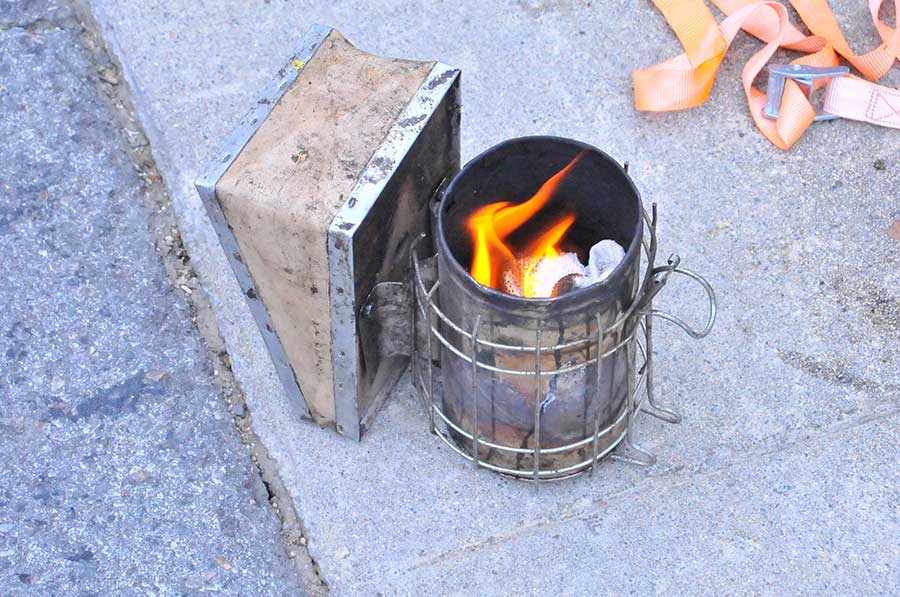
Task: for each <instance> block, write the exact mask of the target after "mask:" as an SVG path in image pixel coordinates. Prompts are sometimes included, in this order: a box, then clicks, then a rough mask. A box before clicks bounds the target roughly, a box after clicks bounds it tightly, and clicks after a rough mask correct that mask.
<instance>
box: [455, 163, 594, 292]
mask: <svg viewBox="0 0 900 597" xmlns="http://www.w3.org/2000/svg"><path fill="white" fill-rule="evenodd" d="M582 155H583V153H581V154H579V155H578V156H576V157H575V159H573V160H572V161H571V162H569V164H568V165H567V166H566V167H565V168H563V169H562V170H560V171H559V172H557V173H556V174H554V175H553V176H552V177H550V179H549V180H547V182H545V183H544V184H543V185H541V188H540V189H538V192H537V193H535V194H534V196H533V197H531V199H529V200H528V201H525V202H523V203H519V204H516V205H513V204H511V203H510V202H509V201H498V202H496V203H490V204H488V205H485V206H483V207H480V208H478V209H477V210H475V212H474V213H473V214H472V215H471V216H469V219H468V220H467V221H466V227H467V228H468V230H469V235H470V236H471V238H472V245H473V256H472V266H471V268H470V270H469V273H470V274H471V275H472V277H473V278H475V280H476V281H477V282H478V283H479V284H483V285H485V286H490V287H491V288H494V289H496V290H506V289H505V287H504V277H505V276H512V278H513V280H515V282H516V284H517V285H518V286H519V288H520V289H521V290H522V296H525V297H533V296H535V290H534V288H535V280H534V279H533V276H534V273H535V268H536V266H537V264H538V262H539V261H540V260H541V259H542V258H544V257H558V256H559V255H560V250H559V243H560V241H562V239H563V237H564V236H565V234H566V232H567V231H568V230H569V227H570V226H571V225H572V223H573V222H574V221H575V216H574V215H571V214H568V215H563V216H561V217H560V219H558V220H557V221H556V222H554V223H553V224H552V225H551V226H550V227H549V228H547V229H546V230H545V231H543V232H541V233H540V234H539V235H538V236H537V237H536V238H535V239H534V240H532V241H531V242H529V243H528V244H527V246H525V247H524V249H523V250H521V251H515V250H514V249H513V248H511V247H510V246H509V245H507V244H506V242H505V241H506V239H507V237H509V235H510V234H512V233H513V232H514V231H515V230H517V229H518V228H519V227H521V226H522V225H523V224H525V223H526V222H527V221H528V220H529V219H531V218H532V217H534V215H535V214H537V213H538V212H539V211H540V210H541V209H542V208H543V207H544V206H545V205H547V203H548V202H549V201H550V199H551V198H552V197H553V193H555V192H556V190H557V188H559V185H560V184H561V183H562V181H563V179H564V178H565V177H566V175H567V174H568V173H569V171H570V170H572V168H573V167H574V166H575V164H577V163H578V160H580V159H581V156H582Z"/></svg>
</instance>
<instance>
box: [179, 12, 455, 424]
mask: <svg viewBox="0 0 900 597" xmlns="http://www.w3.org/2000/svg"><path fill="white" fill-rule="evenodd" d="M458 89H459V71H458V70H457V69H454V68H452V67H449V66H446V65H443V64H440V63H435V62H416V61H410V60H400V59H396V58H384V57H379V56H373V55H371V54H368V53H366V52H362V51H360V50H358V49H357V48H355V47H354V46H353V45H351V44H350V43H349V42H348V41H347V40H346V39H344V37H343V36H342V35H341V34H340V33H339V32H337V31H336V30H333V29H331V28H328V27H322V26H314V27H313V28H311V29H310V30H309V31H308V32H307V33H306V35H305V36H304V38H303V40H302V41H301V44H300V47H299V48H298V50H297V52H296V54H295V55H294V56H293V57H292V58H291V60H290V61H289V62H288V64H287V65H286V66H285V67H284V68H282V69H281V70H280V71H279V73H278V75H277V76H276V78H275V79H274V80H273V81H272V83H270V84H269V86H267V87H266V89H265V90H264V91H263V93H262V95H261V96H260V98H259V99H258V101H257V102H256V104H254V107H253V108H252V109H251V110H250V112H248V114H247V115H246V116H245V117H244V119H243V120H242V121H241V123H240V124H239V125H238V127H237V129H236V130H235V131H234V132H233V133H232V135H231V137H230V138H229V139H228V140H227V141H226V143H225V145H224V146H223V148H222V149H221V150H220V152H219V153H218V154H217V156H216V159H214V160H213V161H212V163H211V164H210V167H209V169H208V171H207V173H206V174H205V175H204V176H203V177H202V178H201V179H200V180H199V181H198V182H197V188H198V191H199V192H200V194H201V197H202V198H203V200H204V203H205V205H206V206H207V209H208V211H209V213H210V217H211V219H212V221H213V224H214V226H215V228H216V230H217V232H218V234H219V238H220V240H221V242H222V246H223V248H224V250H225V252H226V255H227V256H228V259H229V262H230V263H231V265H232V268H233V269H234V271H235V275H236V276H237V279H238V282H239V283H240V285H241V288H242V290H243V291H244V294H245V296H246V300H247V303H248V305H249V307H250V309H251V311H252V312H253V315H254V318H255V320H256V322H257V324H258V327H259V330H260V332H261V333H262V336H263V339H264V340H265V343H266V346H267V348H268V349H269V352H270V354H271V356H272V359H273V362H274V364H275V367H276V370H277V371H278V374H279V378H280V380H281V383H282V386H283V387H284V389H285V391H286V392H287V393H288V394H289V396H291V398H292V399H293V400H296V401H297V404H298V406H299V407H300V412H301V413H302V414H304V415H306V416H309V417H310V418H312V419H313V420H314V421H316V422H317V423H319V424H320V425H325V426H328V425H333V426H334V427H335V428H336V429H337V430H338V431H339V432H340V433H342V434H345V435H348V436H350V437H353V438H356V439H359V438H360V437H361V435H362V433H363V431H364V429H365V427H366V425H367V424H368V423H369V422H370V421H371V418H372V417H373V416H374V414H375V412H376V411H377V409H378V406H379V404H380V402H381V401H382V400H383V398H384V397H385V395H386V393H387V392H388V391H389V390H390V388H391V386H392V385H393V384H394V382H395V381H396V379H397V378H398V377H399V375H400V374H401V373H402V371H403V368H404V367H405V365H406V361H405V359H404V358H403V356H402V355H388V356H384V355H381V356H378V355H376V356H374V357H373V356H372V354H373V353H372V352H371V351H369V352H365V351H363V349H362V346H361V345H362V341H361V338H360V326H359V318H360V310H361V309H362V308H363V306H364V304H365V303H366V301H367V300H369V298H370V295H371V293H372V292H373V288H374V287H375V285H376V284H378V283H381V282H390V281H394V282H405V281H406V280H407V276H408V252H409V247H410V245H411V243H412V242H413V241H414V240H415V239H416V238H417V237H418V236H419V235H420V234H421V233H423V232H424V233H427V232H428V227H429V214H428V207H429V206H428V202H429V200H430V199H431V197H432V195H433V194H434V192H435V190H436V189H437V188H438V187H439V185H440V184H441V182H442V181H443V180H445V179H446V178H448V177H450V176H452V174H453V173H455V172H456V171H457V170H458V169H459V95H458Z"/></svg>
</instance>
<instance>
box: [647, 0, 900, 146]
mask: <svg viewBox="0 0 900 597" xmlns="http://www.w3.org/2000/svg"><path fill="white" fill-rule="evenodd" d="M790 1H791V4H792V5H793V6H794V8H795V9H796V10H797V13H798V14H799V15H800V16H801V18H802V19H803V21H804V23H805V24H806V25H807V27H809V29H810V31H812V32H813V35H810V36H806V35H804V34H803V33H802V32H800V30H798V29H797V28H796V27H794V26H793V25H792V24H791V23H790V21H789V20H788V15H787V10H786V9H785V7H784V6H783V5H782V4H780V3H778V2H775V1H763V2H759V1H755V0H712V2H713V4H715V5H716V6H717V7H718V8H719V9H720V10H721V11H722V12H724V13H725V14H726V15H728V17H727V18H726V19H725V20H724V21H722V22H721V23H716V20H715V18H714V17H713V15H712V13H711V12H710V10H709V8H708V7H707V6H706V4H705V3H704V2H703V1H702V0H654V4H655V5H656V6H657V8H659V10H660V11H661V12H662V13H663V15H664V16H665V18H666V21H667V22H668V23H669V25H670V26H671V27H672V29H673V30H674V31H675V33H676V35H677V36H678V39H679V40H680V41H681V43H682V45H683V46H684V49H685V52H684V53H683V54H680V55H679V56H676V57H675V58H672V59H670V60H668V61H666V62H663V63H660V64H657V65H655V66H652V67H650V68H646V69H641V70H636V71H634V72H633V73H632V82H633V84H634V94H635V95H634V97H635V107H636V108H637V109H638V110H642V111H670V110H683V109H685V108H692V107H694V106H698V105H700V104H702V103H703V102H704V101H706V98H707V97H708V96H709V91H710V89H711V88H712V85H713V82H714V81H715V77H716V73H717V72H718V69H719V65H720V64H721V62H722V58H723V57H724V55H725V52H726V51H727V49H728V46H729V45H730V44H731V42H732V40H733V39H734V37H735V36H736V35H737V32H738V31H740V30H741V29H744V30H745V31H747V32H748V33H750V34H751V35H754V36H755V37H757V38H759V39H761V40H762V41H764V42H766V46H765V47H764V48H763V49H762V50H760V51H759V52H757V53H756V54H755V55H754V56H753V57H752V58H751V59H750V60H749V61H748V62H747V64H746V65H744V69H743V72H742V75H741V83H742V85H743V87H744V93H745V94H746V96H747V102H748V104H749V105H750V112H751V115H752V116H753V120H754V121H755V123H756V126H757V127H758V128H759V129H760V130H761V131H762V133H763V134H764V135H765V136H766V137H767V138H768V139H769V140H770V141H771V142H772V143H773V144H775V145H776V146H777V147H780V148H781V149H789V148H790V147H791V146H792V145H793V144H794V143H795V142H796V141H797V140H798V139H799V138H800V136H801V135H802V134H803V132H804V131H805V130H806V129H807V128H808V127H809V125H810V124H811V123H812V122H813V119H814V118H815V109H814V108H813V106H812V104H811V103H810V102H809V99H808V98H807V96H806V94H805V93H804V91H803V90H802V89H801V88H800V86H799V85H797V84H796V83H795V82H794V81H792V80H790V79H788V80H786V81H785V88H784V94H783V97H782V103H781V108H780V110H779V112H778V118H777V119H771V118H768V117H766V116H764V115H763V113H762V109H763V108H764V107H765V105H766V94H765V93H763V92H762V91H760V90H759V89H756V88H755V87H753V81H754V79H755V78H756V76H757V75H758V74H759V73H760V71H762V69H763V68H765V65H766V63H767V62H768V61H769V59H770V58H771V57H772V54H774V53H775V51H776V50H777V49H778V47H779V46H781V47H784V48H787V49H790V50H796V51H799V52H805V53H807V55H806V56H802V57H800V58H798V59H796V60H794V61H792V62H791V64H803V65H808V66H836V65H837V64H838V63H839V58H838V55H840V56H843V57H844V58H845V59H847V61H848V62H850V63H851V64H852V65H853V66H854V67H856V68H857V69H858V70H859V71H860V72H861V73H862V74H863V75H865V76H867V77H869V78H872V79H878V78H880V77H882V76H884V75H885V74H886V73H887V72H888V71H889V70H890V69H891V67H892V66H893V63H894V61H895V60H897V59H900V27H897V28H894V29H892V28H891V27H889V26H888V25H886V24H885V23H883V22H881V20H880V19H879V17H878V14H879V11H880V8H881V5H882V3H883V2H884V0H869V11H870V13H871V14H872V19H873V21H874V23H875V26H876V28H877V29H878V33H879V36H880V37H881V39H882V42H883V43H882V44H881V45H880V46H878V47H877V48H875V49H874V50H872V51H871V52H867V53H866V54H854V53H853V51H852V50H851V49H850V46H849V44H848V43H847V40H846V39H845V38H844V35H843V33H842V32H841V30H840V27H839V26H838V24H837V21H836V20H835V18H834V14H833V13H832V12H831V9H830V8H829V6H828V2H827V0H790ZM894 6H895V7H896V8H897V12H898V14H900V0H894ZM822 84H825V81H821V82H818V83H817V85H822Z"/></svg>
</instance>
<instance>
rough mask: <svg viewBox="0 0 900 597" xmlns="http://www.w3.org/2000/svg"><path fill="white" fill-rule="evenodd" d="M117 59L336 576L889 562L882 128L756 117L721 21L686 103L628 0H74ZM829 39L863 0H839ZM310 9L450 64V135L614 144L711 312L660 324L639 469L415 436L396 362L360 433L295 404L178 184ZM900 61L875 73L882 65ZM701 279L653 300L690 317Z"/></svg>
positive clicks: (891, 478)
mask: <svg viewBox="0 0 900 597" xmlns="http://www.w3.org/2000/svg"><path fill="white" fill-rule="evenodd" d="M88 5H89V7H90V9H91V10H92V11H93V14H94V15H95V17H96V19H97V21H98V23H99V26H100V28H101V30H102V33H103V35H104V38H105V39H106V41H107V43H108V44H109V46H110V48H111V50H112V52H113V53H114V54H115V55H116V56H117V58H118V59H119V60H120V61H121V63H122V64H123V66H124V69H125V76H126V78H127V81H128V83H129V85H130V86H131V87H132V91H133V93H134V97H135V99H136V102H137V104H138V108H139V112H140V116H141V117H142V119H143V122H144V125H145V126H146V128H147V130H148V134H149V136H150V140H151V144H152V147H153V151H154V156H155V158H156V160H157V162H158V164H159V165H160V168H161V170H162V172H163V175H164V176H165V179H166V184H167V186H168V188H169V191H170V194H171V196H172V198H173V201H174V202H175V205H176V207H177V210H178V214H179V216H180V223H181V227H182V232H183V234H184V237H185V239H186V242H187V245H188V248H189V250H190V251H191V255H192V257H193V259H194V261H195V263H196V264H197V267H198V269H199V270H200V272H201V274H202V277H203V282H204V284H205V286H206V287H207V288H208V290H209V291H210V293H211V295H212V297H213V300H214V303H215V306H216V308H217V312H218V315H219V322H220V325H221V327H222V331H223V334H224V336H225V338H226V340H227V341H228V345H229V350H230V351H231V356H232V361H233V363H234V369H235V373H236V375H237V376H238V379H239V380H240V382H241V383H242V385H243V387H244V389H245V391H246V393H247V400H248V404H249V405H250V408H251V410H252V411H253V413H254V424H255V429H256V431H257V433H258V434H259V435H260V437H261V438H262V440H263V441H264V443H265V444H266V446H267V448H268V449H269V451H270V453H271V454H272V455H273V457H274V458H275V459H276V461H277V463H278V465H279V468H280V472H281V476H282V479H283V480H284V481H285V484H286V485H287V487H288V490H289V491H290V492H291V494H292V496H293V498H294V504H295V507H296V508H297V510H298V511H299V512H300V514H301V516H302V517H303V519H304V523H305V525H306V528H307V529H308V532H309V541H310V553H311V554H312V555H313V557H314V558H315V559H316V560H317V562H318V564H319V566H320V568H321V571H322V574H323V576H324V578H325V579H326V580H327V582H328V583H329V586H330V587H331V588H332V590H334V591H335V592H336V593H340V594H371V593H373V592H375V591H379V590H380V591H382V592H387V593H399V594H414V593H419V592H423V591H425V590H428V591H430V592H436V593H441V594H443V593H447V594H507V593H528V594H531V593H542V592H551V591H553V592H563V593H590V594H597V593H613V594H624V593H632V592H633V593H640V594H646V593H649V592H654V591H655V592H657V593H697V592H700V593H713V592H762V593H775V594H784V593H799V592H804V593H822V592H833V593H850V592H853V593H879V592H889V591H890V590H892V588H894V587H896V586H898V585H900V545H898V543H897V541H896V537H897V536H898V534H900V510H898V506H897V504H898V503H900V466H898V463H897V456H896V445H897V442H898V440H900V431H898V422H900V417H898V413H900V367H898V366H897V364H898V363H900V342H897V338H898V333H900V268H898V267H897V265H898V251H900V245H898V242H897V241H896V240H893V239H892V238H891V237H890V236H889V234H888V228H889V226H890V225H891V224H892V222H893V221H894V220H896V219H900V200H898V194H900V157H898V156H900V133H898V132H897V131H894V130H888V129H879V128H875V127H871V126H866V125H862V124H858V123H853V122H832V123H823V124H818V125H816V126H815V127H813V128H812V129H811V130H810V131H809V133H808V134H807V135H806V136H805V137H804V139H803V140H802V141H801V142H800V143H799V144H798V146H797V147H796V148H795V149H794V150H792V151H791V152H788V153H784V152H781V151H779V150H777V149H775V148H774V147H772V146H771V145H770V144H769V143H768V142H767V141H766V140H765V139H764V138H763V137H762V136H761V135H759V134H757V132H756V131H755V129H754V126H753V123H752V120H751V119H750V116H749V115H748V114H747V107H746V102H745V99H744V97H743V92H742V91H741V88H740V84H739V74H740V69H741V67H742V65H743V63H744V62H745V61H746V59H747V58H748V57H749V56H750V55H752V53H753V52H755V51H756V50H757V49H758V48H759V43H758V42H757V41H755V40H752V39H750V38H749V37H747V36H743V35H742V36H739V38H738V40H737V41H736V42H735V44H734V46H733V47H732V50H731V51H730V53H729V55H728V57H727V58H726V61H725V63H726V64H725V66H724V68H723V69H722V71H721V73H720V76H719V82H718V83H717V85H716V87H715V89H714V91H713V94H712V97H711V98H710V102H709V104H708V105H706V106H704V107H702V108H699V109H696V110H691V111H687V112H682V113H673V114H664V115H647V114H637V113H635V111H634V109H633V107H632V105H631V101H632V99H631V90H630V78H629V72H630V70H631V69H633V68H636V67H641V66H647V65H650V64H653V63H656V62H658V61H660V60H662V59H664V58H668V57H669V56H671V55H674V54H675V53H677V51H678V45H677V41H676V40H675V38H674V36H673V35H672V34H671V32H670V31H669V30H668V28H667V26H666V24H665V22H664V21H663V20H662V18H661V16H660V15H659V14H657V13H656V12H654V11H653V10H652V6H651V3H650V2H649V1H646V2H645V1H643V0H641V1H639V2H638V1H629V2H605V3H600V2H583V1H575V0H564V1H553V2H550V1H542V0H527V1H526V0H523V1H518V2H517V1H514V0H506V1H503V2H490V3H485V2H450V1H435V2H422V3H408V2H401V1H399V0H382V1H379V2H374V3H372V2H359V1H351V2H342V3H324V2H321V3H320V2H290V3H285V2H270V1H269V0H249V1H248V0H208V1H206V2H204V3H183V2H179V1H177V0H156V1H154V2H145V3H121V2H116V1H114V0H88ZM836 12H837V14H838V18H839V20H840V22H841V23H842V25H843V26H844V29H845V31H846V32H847V34H848V37H849V39H850V41H851V43H853V44H854V47H857V48H866V49H868V48H870V47H872V46H873V45H874V43H875V40H876V34H875V31H874V28H873V27H872V26H871V24H870V22H869V18H868V13H867V11H866V7H865V3H862V2H845V3H842V4H841V6H837V7H836ZM313 22H321V23H326V24H329V25H332V26H335V27H336V28H338V29H340V30H341V31H342V32H343V33H344V34H345V35H346V36H347V37H348V38H349V39H350V40H351V41H352V42H354V43H355V44H357V45H358V46H359V47H361V48H363V49H365V50H367V51H371V52H376V53H382V54H389V55H397V56H404V57H410V58H416V59H433V58H438V59H440V60H442V61H443V62H446V63H448V64H452V65H455V66H459V67H461V68H462V70H463V73H464V75H463V97H464V101H463V113H464V117H463V124H462V135H463V137H462V148H463V159H464V160H466V159H469V158H471V157H473V156H474V155H475V154H476V153H477V152H478V151H480V150H482V149H484V148H486V147H488V146H490V145H492V144H494V143H496V142H499V141H501V140H503V139H506V138H509V137H514V136H519V135H526V134H541V133H546V134H558V135H565V136H571V137H575V138H578V139H581V140H584V141H587V142H589V143H593V144H595V145H597V146H599V147H601V148H603V149H604V150H606V151H607V152H609V153H610V154H611V155H612V156H614V157H616V158H618V159H620V160H622V161H626V160H627V161H629V162H631V165H632V169H631V172H632V175H633V177H634V178H635V181H636V183H637V184H638V186H639V188H640V190H641V191H642V193H643V196H644V199H645V201H646V202H647V203H649V202H651V201H656V202H658V203H659V204H660V212H661V218H662V224H661V230H660V232H661V241H662V247H661V254H663V255H665V254H668V252H669V251H674V250H677V251H678V252H679V253H680V254H681V256H682V257H683V260H684V263H685V265H686V266H688V267H690V268H692V269H695V270H697V271H699V272H702V273H704V274H705V275H707V276H708V277H709V278H710V280H711V281H712V283H713V284H714V286H715V287H716V288H717V291H718V293H719V297H720V306H721V312H720V319H719V322H718V324H717V328H716V330H715V331H714V333H713V335H712V336H711V337H710V338H708V339H707V340H704V341H703V342H699V343H698V342H693V341H690V340H688V339H686V338H685V337H683V336H681V335H680V332H678V331H677V330H674V329H672V328H667V327H666V326H659V328H660V334H659V339H658V341H657V343H656V344H657V355H656V359H657V361H656V362H657V363H658V365H657V366H658V388H659V392H660V397H661V400H663V401H664V402H667V403H670V404H673V405H675V406H677V407H678V408H679V409H680V410H681V411H682V412H683V414H684V415H685V421H684V423H683V424H682V425H680V426H669V425H665V424H662V423H659V422H656V421H653V420H641V423H640V424H639V426H638V433H639V439H640V442H641V443H642V444H643V445H645V446H647V447H649V448H650V449H651V450H652V451H654V452H655V453H657V454H658V455H659V459H660V462H659V463H658V464H657V465H656V466H654V467H651V468H647V469H639V468H635V467H633V466H631V465H627V464H622V463H616V462H610V463H608V464H606V465H604V466H602V467H601V468H600V474H599V475H598V477H595V478H593V479H591V478H580V479H577V480H573V481H570V482H565V483H560V484H554V485H550V486H546V487H541V489H540V490H539V491H535V490H534V488H533V487H531V486H529V485H527V484H522V483H516V482H511V481H508V480H505V479H501V478H499V477H497V476H495V475H492V474H490V473H487V472H484V471H480V472H476V471H473V470H472V469H471V468H470V467H468V466H466V465H465V464H464V463H462V462H461V461H459V460H458V459H457V458H456V457H455V456H454V455H453V454H451V453H449V452H448V451H447V450H445V449H442V448H441V447H440V446H439V445H437V443H436V441H435V440H434V438H432V437H430V436H429V435H428V433H427V431H426V424H425V420H424V416H423V413H422V412H421V410H420V409H419V407H418V406H417V403H416V401H415V400H414V398H413V397H412V395H411V392H410V389H409V386H408V384H407V385H403V386H401V388H400V389H398V391H397V392H395V395H394V396H393V397H392V398H391V399H390V401H389V402H388V404H387V405H386V407H385V409H384V411H383V412H382V413H381V414H380V415H379V418H378V419H377V421H376V423H375V425H374V427H373V429H372V430H371V432H370V434H369V435H368V436H367V437H366V438H365V439H364V440H363V442H362V443H360V444H355V443H351V442H348V441H346V440H342V439H341V438H338V437H336V436H335V435H334V434H333V433H331V432H329V431H323V430H319V429H317V428H315V427H313V426H312V425H310V424H306V423H296V422H295V421H294V420H293V419H292V417H291V415H290V409H289V407H288V405H287V403H286V401H285V400H284V397H283V395H282V393H281V391H280V389H279V387H278V383H277V381H276V378H275V375H274V373H273V371H272V368H271V364H270V363H269V361H268V357H267V356H266V354H265V352H264V350H263V345H262V342H261V340H260V338H259V337H258V336H257V334H256V331H255V327H254V324H253V322H252V319H251V317H250V315H249V313H248V312H247V311H246V308H245V306H244V304H243V302H242V300H241V297H240V293H239V291H238V289H237V285H236V284H235V283H234V280H233V279H232V275H231V273H230V271H229V270H228V269H227V265H226V264H225V261H224V257H223V256H222V254H221V251H220V249H219V246H218V242H217V240H216V238H215V235H214V233H213V232H212V230H211V228H210V226H209V224H208V222H207V219H206V215H205V213H204V211H203V208H202V206H201V204H200V202H199V199H198V198H197V196H196V194H195V193H194V191H193V187H192V182H193V180H194V178H195V177H196V176H197V174H198V172H200V171H201V170H202V168H203V165H204V163H205V161H206V160H207V159H209V158H210V156H212V155H213V151H214V149H215V147H216V146H217V145H218V143H219V142H220V141H221V140H222V139H223V138H224V136H225V135H226V133H227V132H228V131H229V130H230V129H231V127H232V126H233V125H234V123H235V122H237V120H238V119H239V117H240V116H241V115H242V114H243V112H244V111H245V110H246V109H247V108H248V107H249V105H250V102H251V101H252V99H253V98H254V96H255V94H256V93H257V91H258V90H259V89H260V88H261V87H262V86H263V85H264V84H265V83H266V82H267V80H268V79H269V78H270V76H271V75H272V73H274V71H275V70H276V69H277V68H279V67H280V66H281V65H282V64H283V63H284V61H285V59H286V58H287V57H288V56H289V55H290V53H291V51H292V49H293V47H294V45H295V44H296V42H297V40H298V38H299V36H300V34H301V33H302V32H303V31H304V30H305V29H306V28H307V27H308V26H309V25H310V24H311V23H313ZM898 73H900V68H898V69H895V71H894V72H893V73H892V74H891V76H890V77H889V78H888V80H887V81H886V83H887V84H892V85H895V86H900V76H898ZM697 301H699V297H697V296H696V295H694V294H693V293H692V292H691V290H690V289H689V288H687V287H672V288H667V290H666V292H665V296H664V297H663V298H662V300H661V302H662V303H663V304H665V305H668V306H670V307H671V308H672V309H673V310H678V311H680V312H686V313H687V314H688V316H689V317H690V316H694V317H697V318H699V317H700V313H698V312H696V311H694V312H692V310H691V305H693V304H696V303H697Z"/></svg>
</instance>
